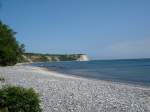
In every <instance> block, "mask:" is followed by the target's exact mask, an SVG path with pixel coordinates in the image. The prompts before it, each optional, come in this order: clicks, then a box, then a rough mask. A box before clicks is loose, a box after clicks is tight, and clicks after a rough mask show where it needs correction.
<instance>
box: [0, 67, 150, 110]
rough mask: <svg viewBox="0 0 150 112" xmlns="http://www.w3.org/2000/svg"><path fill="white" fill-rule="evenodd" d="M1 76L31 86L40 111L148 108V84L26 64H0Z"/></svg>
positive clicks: (24, 85) (149, 103) (15, 83)
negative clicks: (70, 72)
mask: <svg viewBox="0 0 150 112" xmlns="http://www.w3.org/2000/svg"><path fill="white" fill-rule="evenodd" d="M1 75H2V76H4V78H5V79H6V84H9V85H16V86H23V87H25V88H33V89H35V90H36V92H38V93H39V94H40V99H41V107H42V109H43V112H51V111H54V112H69V111H73V112H93V111H94V112H99V111H100V112H121V111H124V112H129V111H132V112H134V111H140V112H141V110H143V111H142V112H147V111H150V88H148V87H141V86H134V85H130V84H124V83H118V82H111V81H104V80H92V79H89V78H81V77H74V76H68V75H65V74H62V73H58V72H55V71H49V70H47V69H46V68H42V67H34V66H29V65H17V66H9V67H0V76H1ZM1 84H2V83H1V82H0V86H1ZM144 110H145V111H144Z"/></svg>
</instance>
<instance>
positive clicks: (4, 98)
mask: <svg viewBox="0 0 150 112" xmlns="http://www.w3.org/2000/svg"><path fill="white" fill-rule="evenodd" d="M39 103H40V100H39V96H38V94H37V93H35V91H34V90H33V89H31V88H30V89H25V88H22V87H14V86H7V87H6V86H5V87H3V88H2V89H0V112H5V111H6V112H41V108H40V105H39Z"/></svg>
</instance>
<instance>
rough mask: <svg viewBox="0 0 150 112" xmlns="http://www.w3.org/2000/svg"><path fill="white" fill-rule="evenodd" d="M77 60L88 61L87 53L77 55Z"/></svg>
mask: <svg viewBox="0 0 150 112" xmlns="http://www.w3.org/2000/svg"><path fill="white" fill-rule="evenodd" d="M77 61H89V58H88V56H87V55H85V54H82V55H80V56H79V58H78V59H77Z"/></svg>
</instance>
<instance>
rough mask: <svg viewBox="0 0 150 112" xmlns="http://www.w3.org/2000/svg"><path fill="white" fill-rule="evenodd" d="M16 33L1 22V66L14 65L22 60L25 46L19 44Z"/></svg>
mask: <svg viewBox="0 0 150 112" xmlns="http://www.w3.org/2000/svg"><path fill="white" fill-rule="evenodd" d="M15 34H16V32H14V31H13V30H12V29H11V28H10V27H9V26H8V25H6V24H4V23H2V22H1V21H0V65H2V66H6V65H14V64H16V63H17V62H19V61H20V60H21V59H22V53H23V52H24V45H23V44H19V43H18V41H17V40H16V38H15Z"/></svg>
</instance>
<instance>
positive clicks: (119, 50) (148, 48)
mask: <svg viewBox="0 0 150 112" xmlns="http://www.w3.org/2000/svg"><path fill="white" fill-rule="evenodd" d="M101 57H103V58H148V57H149V58H150V38H143V39H140V40H132V41H128V40H127V41H122V42H119V43H115V44H112V45H110V46H108V47H106V48H105V49H104V50H103V54H102V55H101Z"/></svg>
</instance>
